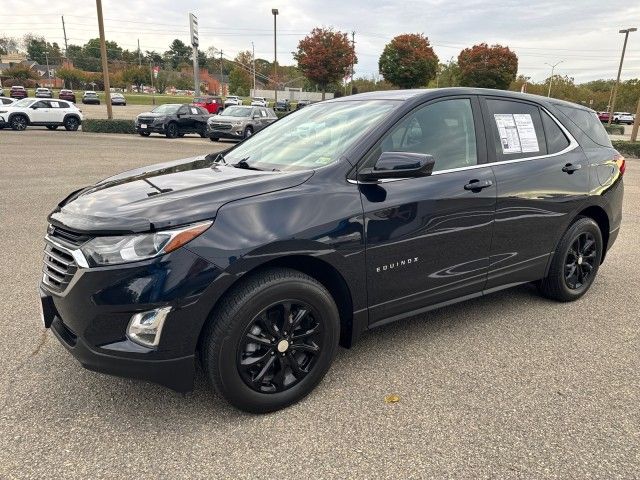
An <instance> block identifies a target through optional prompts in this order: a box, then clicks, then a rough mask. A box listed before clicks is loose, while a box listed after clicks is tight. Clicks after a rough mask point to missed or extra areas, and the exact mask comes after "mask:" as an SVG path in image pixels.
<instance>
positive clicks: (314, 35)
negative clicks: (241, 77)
mask: <svg viewBox="0 0 640 480" xmlns="http://www.w3.org/2000/svg"><path fill="white" fill-rule="evenodd" d="M293 58H294V59H295V60H296V61H297V62H298V70H299V71H300V72H301V73H302V74H303V75H304V76H305V77H306V78H307V79H308V80H309V81H311V82H314V83H316V84H318V85H319V87H320V89H321V90H322V99H323V100H324V97H325V92H326V91H327V88H328V86H329V85H330V84H331V83H336V82H340V81H341V80H342V79H343V78H344V77H345V76H346V75H347V73H348V72H349V71H350V70H351V65H352V64H355V63H357V62H358V59H357V58H356V54H355V51H354V49H353V46H352V45H351V42H350V41H349V37H348V36H347V34H346V33H344V32H334V31H333V30H331V29H324V28H314V29H313V30H312V31H311V33H310V34H309V35H307V36H306V37H305V38H303V39H302V40H300V42H299V43H298V50H297V51H296V52H294V54H293ZM274 80H276V81H278V79H274Z"/></svg>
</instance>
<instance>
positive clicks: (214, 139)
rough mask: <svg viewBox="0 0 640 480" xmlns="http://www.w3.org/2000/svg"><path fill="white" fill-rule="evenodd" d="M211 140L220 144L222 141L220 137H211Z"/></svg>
mask: <svg viewBox="0 0 640 480" xmlns="http://www.w3.org/2000/svg"><path fill="white" fill-rule="evenodd" d="M209 140H211V141H212V142H219V141H220V139H219V138H218V137H209Z"/></svg>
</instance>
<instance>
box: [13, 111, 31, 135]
mask: <svg viewBox="0 0 640 480" xmlns="http://www.w3.org/2000/svg"><path fill="white" fill-rule="evenodd" d="M27 124H28V120H27V117H25V116H24V115H15V116H14V117H13V118H12V119H11V128H12V129H13V130H18V131H19V132H21V131H23V130H25V129H26V128H27Z"/></svg>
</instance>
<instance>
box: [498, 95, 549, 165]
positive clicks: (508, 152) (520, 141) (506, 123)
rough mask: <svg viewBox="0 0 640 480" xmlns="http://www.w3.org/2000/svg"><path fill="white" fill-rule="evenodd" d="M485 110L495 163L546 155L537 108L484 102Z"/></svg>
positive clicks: (516, 104)
mask: <svg viewBox="0 0 640 480" xmlns="http://www.w3.org/2000/svg"><path fill="white" fill-rule="evenodd" d="M487 107H488V110H489V119H488V120H489V125H490V128H491V131H492V132H493V144H494V148H495V156H496V160H497V161H499V162H502V161H505V160H515V159H519V158H527V157H537V156H540V155H546V153H547V144H546V140H545V137H544V129H543V127H542V119H541V118H540V110H539V109H538V107H537V106H535V105H532V104H529V103H524V102H516V101H511V100H502V99H501V100H497V99H488V100H487Z"/></svg>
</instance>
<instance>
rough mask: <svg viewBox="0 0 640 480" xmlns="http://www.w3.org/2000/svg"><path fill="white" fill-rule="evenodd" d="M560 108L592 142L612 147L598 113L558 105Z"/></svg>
mask: <svg viewBox="0 0 640 480" xmlns="http://www.w3.org/2000/svg"><path fill="white" fill-rule="evenodd" d="M558 108H559V109H560V111H561V112H562V113H564V114H565V115H566V116H567V117H569V119H570V120H571V121H572V122H573V123H575V124H576V126H577V127H578V128H579V129H580V130H582V131H583V132H584V133H585V134H586V135H587V136H588V137H589V138H590V139H591V140H593V141H594V142H596V143H597V144H599V145H602V146H604V147H610V146H611V140H610V139H609V135H607V131H606V130H605V129H604V127H603V126H602V122H601V121H600V120H599V119H598V115H596V112H590V111H589V110H582V109H580V108H571V107H566V106H564V105H563V106H560V105H558Z"/></svg>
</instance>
